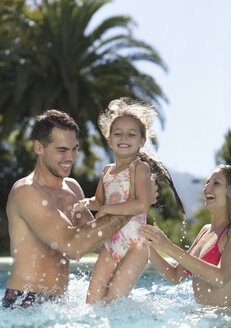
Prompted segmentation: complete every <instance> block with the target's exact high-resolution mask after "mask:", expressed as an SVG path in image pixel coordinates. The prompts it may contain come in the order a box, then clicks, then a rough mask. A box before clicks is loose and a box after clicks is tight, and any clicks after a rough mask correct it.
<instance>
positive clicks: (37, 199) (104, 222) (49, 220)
mask: <svg viewBox="0 0 231 328" xmlns="http://www.w3.org/2000/svg"><path fill="white" fill-rule="evenodd" d="M78 134H79V128H78V126H77V124H76V123H75V121H74V120H73V119H72V118H71V117H70V116H69V115H68V114H66V113H63V112H60V111H57V110H48V111H46V112H45V113H44V114H42V115H41V116H38V117H37V118H36V120H35V123H34V126H33V131H32V135H33V139H34V151H35V153H36V154H37V157H38V158H37V166H36V168H35V170H34V171H33V172H32V173H31V174H30V175H28V176H27V177H24V178H22V179H20V180H18V181H17V182H16V183H15V184H14V186H13V187H12V190H11V192H10V195H9V199H8V203H7V215H8V221H9V233H10V240H11V254H12V257H13V259H14V262H13V266H12V272H11V276H10V278H9V280H8V282H7V290H6V293H5V297H4V298H3V300H2V304H3V306H4V307H13V306H14V303H15V304H16V303H17V304H19V305H20V306H22V307H27V306H30V305H31V304H32V303H33V302H40V301H41V300H43V299H47V298H52V297H54V296H59V295H63V294H64V292H65V291H66V290H67V286H68V275H69V259H73V260H79V259H80V258H81V257H82V256H83V255H84V254H85V253H87V252H90V251H91V250H93V249H95V248H96V247H98V246H100V245H102V244H103V243H104V242H105V241H106V240H108V239H109V238H110V237H111V236H112V235H113V234H115V233H116V232H117V231H118V230H119V229H120V228H121V227H122V226H124V225H125V224H126V223H127V222H128V221H129V219H130V218H131V217H129V216H110V217H109V216H107V217H102V218H100V219H98V220H97V221H92V220H93V216H92V215H91V213H90V212H89V211H88V210H85V211H84V212H81V217H80V214H77V215H76V214H75V215H73V205H74V204H75V203H76V202H77V201H79V200H80V199H83V198H84V194H83V191H82V189H81V187H80V185H79V184H78V183H77V181H76V180H74V179H71V178H68V176H69V174H70V172H71V168H72V166H73V164H74V162H75V159H76V157H77V153H78V146H79V144H78ZM156 196H157V193H156V187H155V188H154V198H155V197H156Z"/></svg>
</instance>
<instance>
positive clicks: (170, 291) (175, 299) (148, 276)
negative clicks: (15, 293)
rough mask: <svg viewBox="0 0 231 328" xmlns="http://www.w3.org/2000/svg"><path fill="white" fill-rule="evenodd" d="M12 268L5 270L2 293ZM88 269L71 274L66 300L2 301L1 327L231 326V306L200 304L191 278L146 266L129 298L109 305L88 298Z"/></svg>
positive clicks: (1, 277) (1, 275)
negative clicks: (170, 277) (10, 304)
mask: <svg viewBox="0 0 231 328" xmlns="http://www.w3.org/2000/svg"><path fill="white" fill-rule="evenodd" d="M8 275H9V272H0V297H1V298H2V296H3V294H4V290H5V285H6V281H7V279H8ZM88 284H89V273H87V272H81V271H80V270H78V269H77V270H76V273H74V274H73V273H72V274H70V284H69V289H68V295H67V296H66V297H65V298H64V299H63V301H62V303H59V304H56V303H52V302H47V303H44V304H42V305H35V306H33V307H30V308H28V309H22V308H17V309H14V310H10V309H3V308H1V307H0V328H13V327H23V328H24V327H30V328H40V327H41V328H45V327H47V328H93V327H94V328H95V327H97V328H109V327H110V328H130V327H132V328H149V327H153V328H154V327H155V328H158V327H162V328H169V327H180V328H189V327H199V328H200V327H201V328H202V327H203V328H207V327H209V328H210V327H216V328H218V327H222V328H228V327H229V328H230V327H231V309H230V308H218V307H211V306H201V305H198V304H196V302H195V300H194V297H193V293H192V285H191V279H190V278H189V279H188V280H186V281H185V282H183V283H181V284H180V285H178V286H172V285H170V284H169V283H167V282H166V281H165V280H163V279H162V278H161V276H160V275H159V274H158V273H157V272H155V271H152V272H145V273H143V275H142V276H141V278H140V280H139V281H138V283H137V284H136V286H135V288H134V290H133V291H132V293H131V295H130V296H129V297H128V298H120V299H118V300H116V301H113V302H112V303H111V304H109V305H108V306H106V307H103V305H102V303H101V302H99V303H97V304H95V305H88V304H86V303H85V298H86V293H87V288H88Z"/></svg>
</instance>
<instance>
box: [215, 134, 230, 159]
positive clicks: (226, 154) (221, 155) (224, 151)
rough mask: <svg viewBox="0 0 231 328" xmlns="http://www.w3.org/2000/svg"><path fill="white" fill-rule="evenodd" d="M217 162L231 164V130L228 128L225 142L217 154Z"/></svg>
mask: <svg viewBox="0 0 231 328" xmlns="http://www.w3.org/2000/svg"><path fill="white" fill-rule="evenodd" d="M216 163H217V164H221V163H222V164H229V165H231V130H228V132H227V134H226V136H225V142H224V144H223V146H222V147H221V149H220V150H219V151H218V152H217V154H216Z"/></svg>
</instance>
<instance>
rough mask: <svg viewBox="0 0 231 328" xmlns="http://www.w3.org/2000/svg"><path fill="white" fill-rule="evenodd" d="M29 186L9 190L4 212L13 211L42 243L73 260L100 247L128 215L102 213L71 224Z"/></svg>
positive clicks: (122, 224) (126, 220)
mask: <svg viewBox="0 0 231 328" xmlns="http://www.w3.org/2000/svg"><path fill="white" fill-rule="evenodd" d="M44 199H46V198H44V195H42V193H41V192H39V191H38V190H37V189H36V188H33V187H32V186H28V185H24V186H20V187H18V188H16V189H15V190H13V191H12V192H11V194H10V196H9V201H8V206H7V214H8V216H9V217H10V216H12V215H13V213H15V211H17V214H18V215H19V216H20V217H21V218H22V219H23V220H24V221H25V222H26V223H27V225H28V226H29V228H30V229H31V230H32V232H33V233H34V234H35V235H36V236H37V238H39V239H40V240H41V241H42V242H44V243H45V244H47V245H49V246H50V247H51V248H53V249H55V250H58V251H59V252H60V253H66V255H67V256H68V257H69V258H71V259H74V260H79V259H80V258H81V257H82V256H83V255H84V254H85V253H87V252H90V251H92V250H93V249H95V248H97V247H99V246H101V245H102V244H103V243H104V242H105V241H106V240H108V239H109V238H110V237H111V236H113V235H114V234H115V233H116V232H117V231H118V230H120V229H121V228H122V227H123V226H124V225H125V224H126V223H127V222H128V221H129V220H130V218H131V216H105V217H102V218H101V219H99V220H97V221H95V220H94V221H90V222H88V223H86V224H83V225H82V226H81V227H73V225H72V224H71V222H70V220H69V219H68V218H67V216H66V215H64V213H63V212H61V211H60V210H59V209H56V208H53V207H52V205H51V204H50V202H49V200H46V201H44Z"/></svg>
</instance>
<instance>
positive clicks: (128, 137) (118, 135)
mask: <svg viewBox="0 0 231 328" xmlns="http://www.w3.org/2000/svg"><path fill="white" fill-rule="evenodd" d="M108 141H109V145H110V146H111V148H112V149H113V151H114V152H115V154H116V156H117V157H121V158H127V157H130V156H136V155H137V152H138V151H139V149H140V148H141V147H143V146H144V144H145V141H146V139H145V138H144V137H142V136H141V132H140V125H139V122H138V121H137V120H136V119H134V118H133V117H126V116H125V117H119V118H117V119H116V120H115V121H114V123H113V125H112V129H111V133H110V136H109V138H108Z"/></svg>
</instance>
